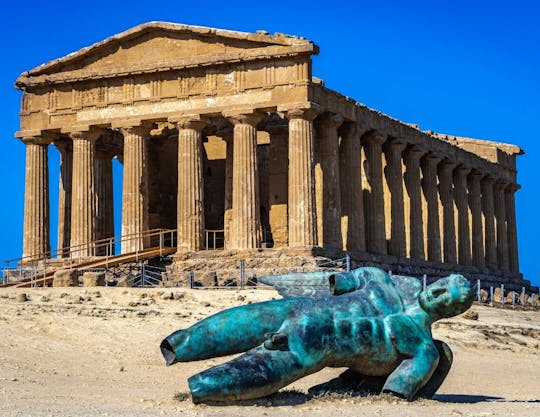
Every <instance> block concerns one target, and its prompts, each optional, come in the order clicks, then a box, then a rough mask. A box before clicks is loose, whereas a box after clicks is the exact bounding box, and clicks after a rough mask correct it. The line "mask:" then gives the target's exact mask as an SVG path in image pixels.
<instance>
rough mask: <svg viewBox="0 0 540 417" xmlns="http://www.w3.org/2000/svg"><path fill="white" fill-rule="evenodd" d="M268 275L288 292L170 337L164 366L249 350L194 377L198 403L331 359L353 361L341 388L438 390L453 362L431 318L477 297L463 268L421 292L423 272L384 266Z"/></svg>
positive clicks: (257, 392)
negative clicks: (413, 274)
mask: <svg viewBox="0 0 540 417" xmlns="http://www.w3.org/2000/svg"><path fill="white" fill-rule="evenodd" d="M261 281H263V282H265V283H267V284H270V285H273V286H275V287H276V288H277V289H278V291H279V292H280V294H281V295H283V296H284V297H285V298H283V299H280V300H273V301H267V302H262V303H257V304H250V305H244V306H240V307H236V308H231V309H228V310H224V311H222V312H220V313H217V314H215V315H213V316H211V317H208V318H206V319H204V320H202V321H200V322H199V323H196V324H195V325H193V326H191V327H189V328H188V329H185V330H178V331H176V332H174V333H173V334H171V335H170V336H168V337H167V338H166V339H165V340H163V342H162V344H161V351H162V353H163V355H164V357H165V360H166V362H167V365H171V364H173V363H176V362H188V361H195V360H201V359H208V358H213V357H218V356H225V355H230V354H234V353H241V352H245V353H244V354H243V355H241V356H239V357H237V358H235V359H233V360H231V361H229V362H226V363H224V364H222V365H218V366H214V367H212V368H210V369H208V370H206V371H203V372H201V373H199V374H197V375H194V376H192V377H191V378H189V380H188V382H189V387H190V390H191V393H192V397H193V401H195V402H201V401H229V400H242V399H252V398H258V397H263V396H266V395H269V394H272V393H273V392H276V391H277V390H279V389H280V388H282V387H284V386H286V385H288V384H290V383H291V382H293V381H295V380H297V379H299V378H302V377H303V376H306V375H308V374H312V373H314V372H317V371H319V370H321V369H322V368H325V367H347V368H349V370H348V371H347V372H345V373H344V374H343V375H342V376H341V377H340V384H341V385H342V386H343V385H345V386H348V387H363V388H366V389H368V390H370V391H375V392H377V391H379V392H380V391H382V392H388V393H392V394H394V395H397V396H400V397H403V398H406V399H408V400H412V399H413V398H415V397H416V396H423V397H431V396H432V395H433V394H434V393H435V391H436V390H437V389H438V387H439V386H440V385H441V384H442V382H443V381H444V378H445V377H446V375H447V373H448V371H449V370H450V366H451V363H452V353H451V350H450V348H449V347H448V346H447V345H446V344H445V343H443V342H441V341H437V340H433V338H432V335H431V324H432V323H433V322H435V321H436V320H439V319H441V318H444V317H451V316H454V315H457V314H460V313H462V312H464V311H465V310H467V309H468V308H469V307H470V305H471V303H472V291H471V287H470V284H469V282H468V280H467V279H466V278H464V277H463V276H461V275H450V276H448V277H446V278H443V279H440V280H438V281H437V282H435V283H433V284H431V285H429V286H428V287H427V288H426V289H425V290H424V291H422V285H421V284H420V283H419V281H418V280H417V279H415V278H410V277H402V276H392V277H390V276H389V275H388V274H387V273H385V272H384V271H382V270H380V269H378V268H359V269H356V270H353V271H351V272H347V273H341V272H312V273H294V274H285V275H276V276H270V277H264V278H262V279H261ZM324 293H325V294H324Z"/></svg>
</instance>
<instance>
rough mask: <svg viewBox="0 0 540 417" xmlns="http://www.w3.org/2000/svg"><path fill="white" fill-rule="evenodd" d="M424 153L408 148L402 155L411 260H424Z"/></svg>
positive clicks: (406, 229) (406, 224)
mask: <svg viewBox="0 0 540 417" xmlns="http://www.w3.org/2000/svg"><path fill="white" fill-rule="evenodd" d="M423 154H424V151H423V150H421V149H419V148H417V147H411V148H408V149H407V150H406V151H405V153H404V162H405V167H406V171H405V174H404V179H405V189H406V192H407V195H406V196H405V199H404V203H405V233H406V235H407V243H408V245H407V249H408V250H407V255H408V256H409V258H413V259H424V258H425V255H424V219H423V213H422V179H421V178H420V158H421V157H422V155H423Z"/></svg>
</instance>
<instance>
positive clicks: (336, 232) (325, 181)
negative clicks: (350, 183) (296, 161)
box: [315, 115, 343, 249]
mask: <svg viewBox="0 0 540 417" xmlns="http://www.w3.org/2000/svg"><path fill="white" fill-rule="evenodd" d="M342 122H343V118H342V117H341V116H338V115H324V116H322V117H321V118H319V119H317V120H316V126H315V132H316V136H317V138H316V141H315V143H316V145H315V155H316V156H315V159H316V164H315V201H316V209H317V234H318V236H317V241H318V243H319V246H322V247H324V248H327V249H341V248H342V247H343V239H342V235H341V188H340V187H341V185H340V179H339V139H338V132H337V129H338V127H339V126H340V125H341V123H342Z"/></svg>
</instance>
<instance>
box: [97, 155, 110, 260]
mask: <svg viewBox="0 0 540 417" xmlns="http://www.w3.org/2000/svg"><path fill="white" fill-rule="evenodd" d="M95 169H96V172H95V179H96V217H97V219H96V222H97V224H96V240H101V239H106V238H111V237H113V236H114V205H113V203H114V202H113V171H112V155H107V154H99V153H97V154H96V160H95ZM111 253H114V252H113V250H112V247H109V248H107V244H106V243H105V242H100V243H99V247H97V248H96V255H106V254H111Z"/></svg>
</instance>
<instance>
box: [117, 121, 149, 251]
mask: <svg viewBox="0 0 540 417" xmlns="http://www.w3.org/2000/svg"><path fill="white" fill-rule="evenodd" d="M121 132H122V134H123V135H124V183H123V187H122V235H123V236H128V238H127V239H126V238H124V239H123V241H122V253H129V252H135V251H140V250H142V249H144V247H145V246H146V245H147V242H148V239H147V238H146V239H145V238H143V237H142V234H143V232H145V231H146V230H148V178H147V175H148V173H147V157H148V155H147V147H146V137H147V135H148V133H149V130H148V129H147V128H145V127H142V126H136V127H127V128H123V129H121Z"/></svg>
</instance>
